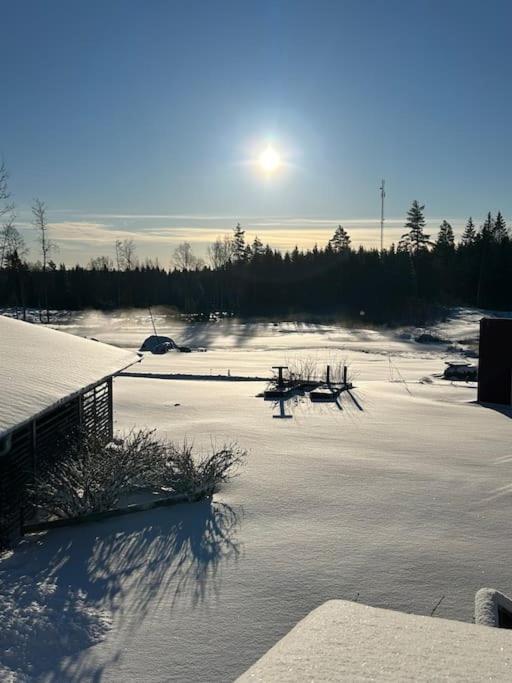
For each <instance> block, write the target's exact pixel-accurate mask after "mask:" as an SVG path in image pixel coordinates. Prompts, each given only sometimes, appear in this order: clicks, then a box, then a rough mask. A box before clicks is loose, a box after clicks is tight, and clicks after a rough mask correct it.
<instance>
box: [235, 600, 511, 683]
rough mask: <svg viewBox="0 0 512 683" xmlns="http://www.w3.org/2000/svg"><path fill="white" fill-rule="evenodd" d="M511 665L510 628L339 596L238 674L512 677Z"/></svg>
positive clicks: (246, 678) (260, 677)
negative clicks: (402, 610)
mask: <svg viewBox="0 0 512 683" xmlns="http://www.w3.org/2000/svg"><path fill="white" fill-rule="evenodd" d="M369 641H370V642H369ZM370 643H371V646H370V647H369V644H370ZM511 670H512V650H511V648H510V632H508V631H504V630H499V629H489V628H485V627H482V626H472V625H469V624H461V623H456V622H453V621H447V620H446V619H430V618H425V617H418V616H413V615H410V614H402V613H400V612H392V611H390V610H382V609H375V608H372V607H367V606H365V605H358V604H355V603H353V602H345V601H342V600H331V601H330V602H327V603H325V604H324V605H322V606H321V607H319V608H318V609H316V610H315V611H314V612H312V613H311V614H309V615H308V616H307V617H306V618H305V619H303V621H301V622H300V623H299V624H297V626H296V627H295V628H294V629H293V631H292V632H291V633H289V634H288V635H286V636H285V637H284V638H283V639H282V640H281V641H280V642H279V643H277V644H276V645H275V646H274V647H273V648H272V650H270V652H268V653H267V654H266V655H265V656H264V657H263V658H262V659H261V660H260V661H258V662H257V663H256V664H255V665H254V666H253V667H251V669H250V670H249V671H247V672H246V673H245V674H244V675H242V676H241V677H240V678H239V679H237V680H238V682H239V683H249V682H250V681H283V682H287V681H288V682H290V683H295V681H326V682H327V681H340V680H347V681H361V680H364V681H405V680H407V681H409V680H414V681H439V680H450V681H454V680H455V681H456V680H460V681H462V680H469V679H470V680H472V681H490V680H500V681H506V680H510V672H511ZM469 672H470V673H469Z"/></svg>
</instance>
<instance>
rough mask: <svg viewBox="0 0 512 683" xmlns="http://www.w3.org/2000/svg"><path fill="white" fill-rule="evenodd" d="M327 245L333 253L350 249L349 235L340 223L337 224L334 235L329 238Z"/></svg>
mask: <svg viewBox="0 0 512 683" xmlns="http://www.w3.org/2000/svg"><path fill="white" fill-rule="evenodd" d="M329 247H330V248H331V250H332V251H333V252H334V253H335V254H341V253H342V252H345V251H349V250H350V236H349V234H348V232H347V231H346V230H345V228H343V227H342V226H341V225H338V227H337V228H336V230H335V231H334V235H333V236H332V237H331V239H330V240H329Z"/></svg>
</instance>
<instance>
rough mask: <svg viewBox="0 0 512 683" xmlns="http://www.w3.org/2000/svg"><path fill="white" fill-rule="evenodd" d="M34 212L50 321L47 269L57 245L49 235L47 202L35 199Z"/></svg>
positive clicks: (47, 313)
mask: <svg viewBox="0 0 512 683" xmlns="http://www.w3.org/2000/svg"><path fill="white" fill-rule="evenodd" d="M32 214H33V216H34V220H33V225H34V227H35V229H36V230H37V231H38V233H39V244H40V246H41V255H42V258H43V273H44V275H43V277H44V298H45V307H46V322H48V323H49V322H50V311H49V309H48V282H47V277H46V271H47V269H48V265H49V257H50V254H51V253H52V252H53V251H55V250H56V248H57V246H56V244H55V242H53V240H51V239H50V238H49V235H48V220H47V218H46V204H45V203H44V202H43V201H41V200H40V199H37V198H36V199H34V203H33V205H32ZM39 317H40V319H41V307H39Z"/></svg>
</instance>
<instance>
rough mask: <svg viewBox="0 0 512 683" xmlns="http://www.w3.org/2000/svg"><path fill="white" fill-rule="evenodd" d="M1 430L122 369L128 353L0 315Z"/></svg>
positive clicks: (128, 360) (132, 356) (131, 355)
mask: <svg viewBox="0 0 512 683" xmlns="http://www.w3.org/2000/svg"><path fill="white" fill-rule="evenodd" d="M0 358H1V359H2V363H1V365H0V384H1V386H2V391H1V392H0V434H2V433H3V432H7V431H9V430H11V429H13V428H15V427H16V426H18V425H19V424H21V423H23V422H25V421H26V420H28V419H31V418H32V417H33V416H35V415H37V414H39V413H40V412H42V411H44V410H45V409H47V408H50V407H51V406H52V405H54V404H55V403H57V402H58V401H60V400H62V399H64V398H67V397H68V396H70V395H72V394H74V393H75V392H77V391H79V390H81V389H83V388H84V387H86V386H89V385H90V384H93V383H95V382H98V381H100V380H101V379H103V378H104V377H107V376H109V375H112V374H114V373H115V372H118V371H119V370H121V369H123V368H126V367H127V366H128V365H131V364H132V363H134V362H135V361H136V360H137V356H136V355H135V354H134V353H132V352H129V351H126V350H121V349H118V348H114V347H112V346H107V345H106V344H100V343H98V342H94V341H90V340H87V339H81V338H80V337H77V336H75V335H72V334H66V333H64V332H57V331H55V330H53V329H49V328H47V327H45V326H42V325H33V324H30V323H26V322H21V321H18V320H12V319H10V318H6V317H5V316H0Z"/></svg>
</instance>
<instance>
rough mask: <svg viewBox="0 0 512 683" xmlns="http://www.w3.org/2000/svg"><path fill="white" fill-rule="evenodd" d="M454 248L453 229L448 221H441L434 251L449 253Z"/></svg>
mask: <svg viewBox="0 0 512 683" xmlns="http://www.w3.org/2000/svg"><path fill="white" fill-rule="evenodd" d="M454 247H455V238H454V236H453V228H452V226H451V225H450V224H449V223H448V221H445V220H444V221H443V222H442V223H441V225H440V226H439V234H438V236H437V240H436V245H435V248H436V251H444V252H446V251H449V250H452V249H453V248H454Z"/></svg>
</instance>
